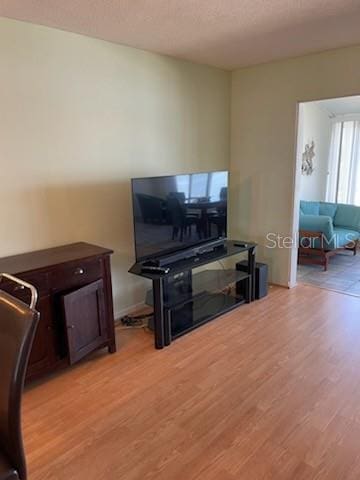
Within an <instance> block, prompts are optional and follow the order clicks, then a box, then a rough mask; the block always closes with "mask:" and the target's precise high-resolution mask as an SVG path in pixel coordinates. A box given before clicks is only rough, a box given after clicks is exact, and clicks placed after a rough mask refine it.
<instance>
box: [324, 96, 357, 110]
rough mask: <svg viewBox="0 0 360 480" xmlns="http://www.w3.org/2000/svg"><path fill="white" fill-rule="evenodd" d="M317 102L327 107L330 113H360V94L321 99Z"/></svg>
mask: <svg viewBox="0 0 360 480" xmlns="http://www.w3.org/2000/svg"><path fill="white" fill-rule="evenodd" d="M315 103H316V104H317V105H319V106H320V107H322V108H325V110H326V111H327V112H328V113H329V114H330V115H352V114H360V96H355V97H342V98H332V99H330V100H319V101H318V102H315Z"/></svg>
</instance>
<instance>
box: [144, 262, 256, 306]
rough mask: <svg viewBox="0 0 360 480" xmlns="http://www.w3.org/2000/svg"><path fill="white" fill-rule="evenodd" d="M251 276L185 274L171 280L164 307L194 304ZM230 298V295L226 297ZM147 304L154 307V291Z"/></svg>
mask: <svg viewBox="0 0 360 480" xmlns="http://www.w3.org/2000/svg"><path fill="white" fill-rule="evenodd" d="M248 277H249V274H248V273H246V272H242V271H240V270H233V269H226V270H215V269H213V270H203V271H201V272H198V273H195V274H194V273H193V274H192V276H190V277H189V276H188V275H187V273H184V276H183V277H180V278H178V279H176V280H175V279H173V278H170V279H169V280H168V281H167V282H166V284H165V286H164V307H165V308H174V307H176V306H179V305H183V304H186V303H188V302H192V301H194V300H195V299H197V298H199V299H200V298H201V297H203V296H206V295H208V294H209V293H221V292H222V291H223V290H224V289H225V288H226V287H228V286H230V285H234V284H236V283H238V282H241V281H243V280H245V279H247V278H248ZM226 296H229V295H226ZM146 303H147V304H148V305H153V295H152V290H149V291H148V292H147V295H146Z"/></svg>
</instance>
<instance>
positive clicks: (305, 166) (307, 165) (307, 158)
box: [301, 140, 315, 175]
mask: <svg viewBox="0 0 360 480" xmlns="http://www.w3.org/2000/svg"><path fill="white" fill-rule="evenodd" d="M314 157H315V142H314V140H312V141H311V142H310V143H307V144H306V145H305V150H304V153H303V154H302V163H301V173H302V174H303V175H311V174H312V173H313V171H314Z"/></svg>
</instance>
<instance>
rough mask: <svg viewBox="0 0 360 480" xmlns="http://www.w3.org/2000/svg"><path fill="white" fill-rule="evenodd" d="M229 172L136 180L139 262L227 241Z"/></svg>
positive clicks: (133, 186) (135, 216) (134, 194)
mask: <svg viewBox="0 0 360 480" xmlns="http://www.w3.org/2000/svg"><path fill="white" fill-rule="evenodd" d="M227 186H228V172H209V173H205V174H204V173H201V174H187V175H175V176H171V177H152V178H140V179H133V180H132V194H133V211H134V230H135V248H136V257H137V259H141V258H148V257H149V256H152V255H159V254H160V255H161V254H163V253H166V252H170V251H174V250H176V249H178V248H184V247H186V246H191V245H195V244H197V243H203V242H205V241H208V240H211V239H217V238H221V237H226V230H227Z"/></svg>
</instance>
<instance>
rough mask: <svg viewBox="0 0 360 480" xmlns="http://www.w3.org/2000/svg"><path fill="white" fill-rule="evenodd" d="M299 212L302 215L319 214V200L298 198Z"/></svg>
mask: <svg viewBox="0 0 360 480" xmlns="http://www.w3.org/2000/svg"><path fill="white" fill-rule="evenodd" d="M300 212H301V213H302V214H304V215H320V202H308V201H307V200H300Z"/></svg>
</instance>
